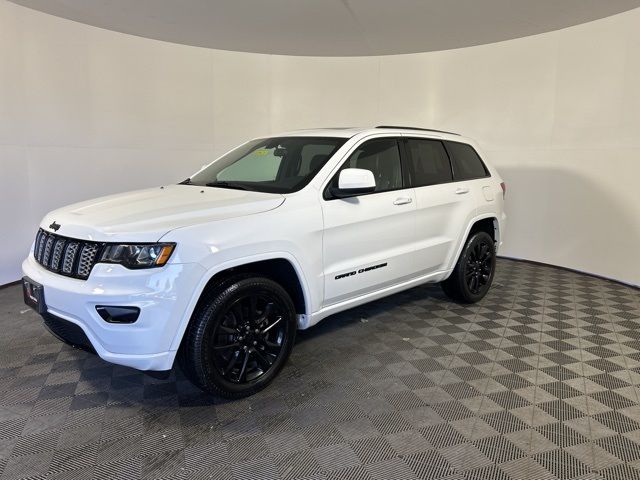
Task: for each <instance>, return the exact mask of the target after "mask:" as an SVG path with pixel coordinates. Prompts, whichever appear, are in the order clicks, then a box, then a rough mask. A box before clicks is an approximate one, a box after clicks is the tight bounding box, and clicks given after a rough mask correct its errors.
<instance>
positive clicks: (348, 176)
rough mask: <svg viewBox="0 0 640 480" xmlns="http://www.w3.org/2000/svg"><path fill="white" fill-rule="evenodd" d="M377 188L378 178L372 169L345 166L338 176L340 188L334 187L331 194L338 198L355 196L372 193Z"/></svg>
mask: <svg viewBox="0 0 640 480" xmlns="http://www.w3.org/2000/svg"><path fill="white" fill-rule="evenodd" d="M375 189H376V179H375V178H374V176H373V172H372V171H371V170H365V169H363V168H345V169H344V170H342V171H341V172H340V176H339V177H338V188H335V187H333V188H332V189H331V194H332V195H333V196H334V197H337V198H345V197H353V196H355V195H361V194H363V193H371V192H373V191H375Z"/></svg>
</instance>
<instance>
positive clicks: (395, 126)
mask: <svg viewBox="0 0 640 480" xmlns="http://www.w3.org/2000/svg"><path fill="white" fill-rule="evenodd" d="M376 128H401V129H403V130H421V131H424V132H437V133H448V134H449V135H458V136H460V134H459V133H455V132H446V131H444V130H435V129H433V128H419V127H401V126H399V125H378V126H377V127H376Z"/></svg>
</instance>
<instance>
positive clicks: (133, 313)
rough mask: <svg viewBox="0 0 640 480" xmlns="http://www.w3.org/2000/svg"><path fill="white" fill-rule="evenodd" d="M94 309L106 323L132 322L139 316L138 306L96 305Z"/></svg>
mask: <svg viewBox="0 0 640 480" xmlns="http://www.w3.org/2000/svg"><path fill="white" fill-rule="evenodd" d="M96 311H97V312H98V315H100V316H101V317H102V319H103V320H104V321H105V322H107V323H134V322H135V321H136V320H138V317H139V316H140V309H139V308H138V307H114V306H111V305H109V306H105V305H96Z"/></svg>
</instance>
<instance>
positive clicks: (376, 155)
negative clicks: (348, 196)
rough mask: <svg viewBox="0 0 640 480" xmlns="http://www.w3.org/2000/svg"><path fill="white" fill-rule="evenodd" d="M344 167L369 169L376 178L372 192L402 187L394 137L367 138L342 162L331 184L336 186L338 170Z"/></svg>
mask: <svg viewBox="0 0 640 480" xmlns="http://www.w3.org/2000/svg"><path fill="white" fill-rule="evenodd" d="M345 168H363V169H365V170H371V172H373V177H374V178H375V180H376V190H375V192H374V193H378V192H386V191H389V190H398V189H400V188H402V166H401V162H400V150H399V149H398V142H397V140H396V139H395V138H380V139H375V140H369V141H368V142H365V143H363V144H362V145H360V146H359V147H358V148H357V149H356V151H355V152H353V153H352V154H351V156H350V157H349V158H348V159H347V161H346V162H344V163H343V164H342V166H341V167H340V170H339V171H338V173H337V174H336V176H335V177H334V178H333V180H332V181H331V184H332V186H335V187H337V186H338V177H339V175H340V171H342V170H343V169H345Z"/></svg>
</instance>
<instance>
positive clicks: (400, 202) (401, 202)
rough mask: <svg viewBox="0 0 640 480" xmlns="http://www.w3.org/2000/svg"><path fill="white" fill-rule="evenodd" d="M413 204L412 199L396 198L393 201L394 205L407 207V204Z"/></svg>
mask: <svg viewBox="0 0 640 480" xmlns="http://www.w3.org/2000/svg"><path fill="white" fill-rule="evenodd" d="M411 202H413V198H411V197H400V198H396V199H395V200H394V201H393V204H394V205H405V204H407V203H411Z"/></svg>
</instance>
